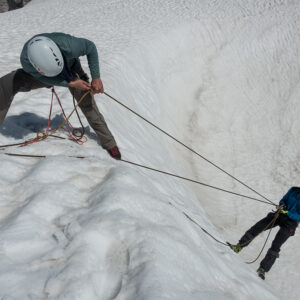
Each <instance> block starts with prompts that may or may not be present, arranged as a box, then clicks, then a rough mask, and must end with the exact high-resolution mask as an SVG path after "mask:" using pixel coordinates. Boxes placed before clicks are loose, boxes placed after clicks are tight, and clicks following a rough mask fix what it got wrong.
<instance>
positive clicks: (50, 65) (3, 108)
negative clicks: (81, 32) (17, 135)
mask: <svg viewBox="0 0 300 300" xmlns="http://www.w3.org/2000/svg"><path fill="white" fill-rule="evenodd" d="M80 56H86V57H87V60H88V64H89V69H90V73H91V77H92V80H91V82H89V78H88V75H87V74H86V73H85V72H84V71H83V69H82V67H81V64H80ZM20 61H21V65H22V68H21V69H18V70H15V71H13V72H11V73H9V74H7V75H5V76H3V77H2V78H0V124H1V123H2V122H3V120H4V119H5V116H6V114H7V112H8V109H9V107H10V105H11V103H12V101H13V98H14V96H15V95H16V94H17V93H18V92H28V91H31V90H33V89H38V88H43V87H48V88H49V87H52V86H62V87H68V88H69V90H70V92H71V93H72V95H73V96H74V97H75V99H76V100H77V101H79V99H80V98H81V97H82V95H83V94H84V93H85V92H86V91H88V90H90V91H91V93H89V94H88V95H87V96H86V97H85V99H84V101H82V102H81V103H80V105H79V107H80V108H81V110H82V112H83V113H84V115H85V116H86V118H87V120H88V122H89V124H90V126H91V127H92V128H93V129H94V130H95V132H96V134H97V135H98V137H99V139H100V143H101V145H102V147H103V148H104V149H106V150H107V151H108V153H109V154H110V155H111V156H112V157H113V158H115V159H121V153H120V151H119V148H118V146H117V144H116V141H115V139H114V137H113V135H112V133H111V131H110V130H109V128H108V126H107V124H106V122H105V119H104V117H103V115H102V114H101V113H100V112H99V109H98V107H97V105H96V102H95V99H94V96H93V94H97V93H104V87H103V83H102V80H101V78H100V69H99V59H98V51H97V48H96V46H95V44H94V43H93V42H92V41H90V40H88V39H85V38H78V37H74V36H72V35H69V34H65V33H62V32H53V33H42V34H38V35H36V36H34V37H33V38H31V39H30V40H28V41H27V42H26V43H25V45H24V47H23V50H22V53H21V56H20Z"/></svg>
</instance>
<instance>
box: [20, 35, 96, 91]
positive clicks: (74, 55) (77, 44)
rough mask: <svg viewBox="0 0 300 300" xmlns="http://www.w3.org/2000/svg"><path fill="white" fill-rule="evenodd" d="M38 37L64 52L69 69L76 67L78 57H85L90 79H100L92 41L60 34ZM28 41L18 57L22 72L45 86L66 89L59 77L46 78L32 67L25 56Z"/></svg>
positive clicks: (61, 78) (66, 84)
mask: <svg viewBox="0 0 300 300" xmlns="http://www.w3.org/2000/svg"><path fill="white" fill-rule="evenodd" d="M39 35H42V36H46V37H48V38H50V39H51V40H53V41H54V42H55V43H56V44H57V45H58V47H59V48H60V49H61V50H62V51H63V52H64V55H65V57H66V61H67V64H68V66H69V68H70V69H72V67H74V66H75V65H76V63H77V62H78V58H79V57H80V56H84V55H86V56H87V59H88V64H89V68H90V71H91V76H92V78H100V70H99V59H98V52H97V48H96V46H95V44H94V43H93V42H92V41H90V40H87V39H84V38H77V37H74V36H72V35H69V34H65V33H62V32H53V33H41V34H38V35H37V36H39ZM30 40H31V39H30ZM30 40H29V41H30ZM29 41H27V42H26V43H25V45H24V47H23V50H22V53H21V57H20V60H21V64H22V67H23V70H24V71H25V72H26V73H28V74H30V75H32V76H33V77H34V78H36V79H38V80H39V81H41V82H43V83H45V84H47V85H51V86H52V85H55V86H65V87H68V86H69V83H68V82H67V81H66V80H65V79H64V78H63V77H62V76H61V75H58V76H55V77H46V76H43V75H41V74H40V73H39V72H38V71H37V70H36V69H35V68H34V67H33V66H32V64H31V63H30V61H29V59H28V55H27V44H28V43H29Z"/></svg>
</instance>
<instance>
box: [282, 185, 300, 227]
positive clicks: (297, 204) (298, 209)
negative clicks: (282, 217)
mask: <svg viewBox="0 0 300 300" xmlns="http://www.w3.org/2000/svg"><path fill="white" fill-rule="evenodd" d="M280 204H281V205H284V206H285V208H286V210H287V211H288V213H287V216H288V217H289V218H291V219H292V220H295V221H297V222H300V188H299V187H292V188H290V189H289V191H288V192H287V193H286V194H285V195H284V196H283V198H282V199H281V200H280Z"/></svg>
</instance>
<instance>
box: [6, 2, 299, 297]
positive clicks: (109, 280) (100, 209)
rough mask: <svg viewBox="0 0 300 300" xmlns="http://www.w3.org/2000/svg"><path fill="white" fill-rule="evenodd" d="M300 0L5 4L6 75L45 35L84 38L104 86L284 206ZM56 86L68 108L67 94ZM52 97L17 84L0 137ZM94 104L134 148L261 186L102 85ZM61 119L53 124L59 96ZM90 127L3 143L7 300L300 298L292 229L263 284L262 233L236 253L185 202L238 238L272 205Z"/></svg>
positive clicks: (291, 178)
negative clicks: (112, 154)
mask: <svg viewBox="0 0 300 300" xmlns="http://www.w3.org/2000/svg"><path fill="white" fill-rule="evenodd" d="M299 6H300V4H299V3H298V1H288V0H286V1H284V0H282V1H280V0H277V1H275V0H273V1H271V0H269V1H267V0H259V1H258V0H255V1H253V0H252V1H250V0H248V1H245V0H243V1H242V0H239V1H221V0H220V1H211V0H201V1H200V0H198V1H196V0H189V1H184V0H177V1H171V0H165V1H161V0H160V1H158V0H155V1H138V0H131V1H129V0H126V1H118V0H110V1H109V0H101V1H99V0H98V1H96V0H85V1H81V0H72V1H71V0H65V1H58V0H51V1H45V0H32V1H31V2H30V3H29V4H28V5H27V6H26V7H24V8H23V9H20V10H17V11H12V12H7V13H4V14H1V15H0V26H1V29H2V30H1V31H0V40H1V51H0V64H1V71H0V76H3V75H5V74H6V73H8V72H10V71H11V70H13V69H15V68H18V67H19V54H20V51H21V49H22V47H23V44H24V42H25V41H26V40H28V39H29V38H30V37H31V36H32V35H34V34H36V33H41V32H52V31H63V32H67V33H70V34H73V35H75V36H83V37H86V38H89V39H91V40H93V41H94V42H95V43H96V45H97V48H98V51H99V56H100V64H101V76H102V79H103V81H104V85H105V89H106V92H108V93H110V94H112V95H113V96H115V97H117V98H119V99H120V100H122V101H124V103H126V104H127V105H129V106H130V107H132V108H134V109H135V110H137V111H138V112H139V113H141V114H142V115H144V116H145V117H146V118H148V119H150V120H151V121H153V122H154V123H156V124H158V125H160V126H162V127H163V128H164V129H166V130H167V131H168V132H170V133H172V134H174V135H175V136H176V137H178V138H179V139H181V140H183V141H184V142H186V143H188V144H189V145H191V146H192V147H193V148H195V149H197V150H198V151H199V152H200V153H202V154H203V155H205V156H206V157H208V158H210V159H212V160H213V161H214V162H216V163H217V164H219V165H220V166H222V167H224V168H225V169H226V170H228V171H230V172H232V173H233V174H234V175H235V176H237V177H239V178H240V179H242V180H244V181H246V182H247V183H248V184H250V185H251V186H253V187H255V188H257V190H259V191H260V192H261V193H263V194H265V195H266V196H267V197H269V198H271V199H272V200H273V201H275V202H277V201H278V200H279V199H280V197H281V196H282V195H283V194H284V193H285V192H286V191H287V189H288V188H289V187H290V186H292V185H299V179H298V178H299V176H297V175H298V170H299V167H298V160H297V158H298V151H297V149H298V148H299V145H298V143H299V142H298V141H297V140H296V139H295V137H296V136H297V133H298V128H299V126H298V122H299V121H298V119H297V112H298V108H297V105H296V101H297V96H298V95H299V92H300V91H299V85H298V82H299V62H298V58H299V51H298V49H299V36H298V32H299V13H298V12H299ZM82 61H83V65H84V66H85V68H86V69H87V62H86V59H85V58H84V59H83V60H82ZM56 90H57V92H58V93H59V95H60V97H61V99H62V102H63V105H64V107H65V109H66V111H71V109H72V101H71V100H72V99H71V97H70V95H69V93H68V91H67V90H66V89H63V88H57V89H56ZM50 96H51V93H50V91H49V90H47V89H42V90H36V91H32V92H30V93H20V94H18V95H17V96H16V97H15V100H14V102H13V105H12V107H11V109H10V111H9V114H8V116H7V118H6V120H5V122H4V123H3V124H2V125H1V126H0V143H1V144H7V143H14V142H18V141H22V140H24V139H26V138H29V137H32V136H33V135H34V132H36V131H38V130H40V129H42V128H44V127H45V125H46V120H47V116H48V110H49V102H50ZM96 100H97V102H98V105H99V108H100V110H101V111H102V112H103V114H104V115H105V118H106V120H107V122H108V123H109V126H110V128H111V129H112V131H113V133H114V135H115V137H116V140H117V142H118V144H119V146H120V149H121V152H122V154H123V157H124V158H125V159H128V160H131V161H134V162H138V163H143V164H147V165H149V166H153V167H158V168H161V169H163V170H166V171H169V172H174V173H180V174H181V175H186V176H190V177H193V178H196V179H198V180H201V181H204V182H207V183H209V184H214V185H218V186H220V187H224V188H227V189H231V190H234V191H236V192H242V193H244V194H248V195H252V196H255V194H253V193H251V192H249V191H247V190H246V189H245V188H243V187H241V186H240V185H238V184H237V183H236V182H233V181H232V180H231V179H228V178H227V177H226V176H225V175H224V174H221V173H220V172H218V171H217V170H215V169H214V168H212V167H211V166H210V165H208V164H207V163H204V162H203V161H201V160H200V159H199V158H196V157H195V156H193V155H192V154H191V153H189V152H187V151H186V150H184V149H182V148H181V147H180V146H178V145H176V144H175V143H174V142H172V141H170V139H168V138H167V137H164V136H162V135H161V133H159V132H157V131H156V130H155V129H154V128H151V127H150V126H149V125H147V124H145V123H144V122H143V121H141V120H140V119H138V118H136V117H135V116H133V115H132V114H130V112H128V111H125V110H124V109H123V108H122V107H120V106H118V105H117V104H116V103H114V102H112V101H111V100H109V99H108V98H107V97H105V96H103V95H101V96H96ZM54 116H55V118H54V121H53V124H54V125H53V127H54V126H55V125H58V124H59V123H60V122H61V120H62V116H61V114H60V111H59V109H58V107H57V106H56V108H55V113H54ZM72 121H73V123H74V124H75V125H76V124H77V123H78V122H77V120H76V118H74V119H72ZM84 124H85V125H87V122H86V121H85V119H84ZM87 132H88V138H89V141H88V142H87V143H86V144H85V145H84V146H78V145H76V144H74V143H72V142H70V141H61V140H54V139H48V140H46V141H45V142H42V143H38V144H34V145H31V146H28V147H24V148H15V149H9V150H5V151H6V152H14V153H26V154H43V155H48V157H47V158H46V159H42V160H39V159H25V158H16V157H8V156H5V155H0V161H1V170H2V172H1V173H0V189H1V200H0V201H1V202H0V205H1V210H0V217H1V219H0V222H1V223H0V260H1V263H0V266H1V267H0V272H1V276H0V296H1V298H0V299H6V300H7V299H88V300H89V299H276V298H280V299H298V298H299V293H300V291H299V287H298V282H299V279H300V275H299V272H298V270H299V264H300V263H299V259H298V256H297V253H295V252H296V251H295V249H298V248H299V234H298V233H296V235H295V237H293V238H291V239H290V240H289V241H288V242H287V244H286V245H285V246H284V247H283V249H282V255H281V257H280V259H279V260H278V261H277V262H276V264H275V266H274V268H273V269H272V271H271V272H270V273H268V275H267V280H266V282H262V281H261V280H260V279H259V278H257V276H256V274H255V270H256V268H257V264H256V265H250V266H248V265H246V264H245V263H244V261H248V260H251V259H252V258H254V257H255V256H256V255H257V253H258V249H259V247H261V245H262V243H263V238H265V237H266V236H265V235H262V237H260V238H258V239H257V241H255V242H254V243H253V245H251V246H249V247H248V248H247V249H245V251H243V253H242V254H241V255H240V256H237V255H235V254H234V253H232V252H231V251H230V250H229V249H227V248H224V246H222V245H219V244H216V243H215V242H214V241H213V240H212V239H211V238H210V237H208V236H207V235H205V234H204V233H203V232H202V231H201V230H200V228H199V227H197V226H196V225H195V224H194V223H192V222H191V221H190V220H188V219H187V218H186V217H185V215H184V214H183V212H186V213H188V214H189V215H190V216H192V217H193V218H194V220H195V221H197V222H198V223H199V224H200V225H201V226H203V227H204V228H206V229H207V230H209V231H210V232H211V233H213V234H214V235H215V236H216V237H217V238H219V239H221V240H230V241H236V240H237V239H238V238H239V237H240V235H241V234H243V232H244V231H245V230H246V229H247V228H248V227H249V226H250V225H251V224H252V223H253V222H255V221H256V220H257V219H258V218H260V217H262V216H264V215H265V214H266V213H267V212H268V211H269V210H270V208H271V207H270V206H266V205H264V204H257V203H256V202H248V201H246V200H241V199H239V198H237V197H235V196H231V195H226V194H223V193H220V192H215V191H212V190H209V189H206V188H203V187H198V186H197V187H195V186H194V185H192V184H187V183H185V182H181V181H179V180H178V179H174V178H170V177H166V176H164V175H159V174H156V173H153V172H150V171H146V170H141V169H137V168H135V167H130V166H128V165H125V164H124V163H122V162H116V161H113V160H112V159H110V158H109V157H108V155H107V153H106V152H105V151H103V150H102V149H101V147H99V145H98V144H97V139H96V137H95V134H94V133H93V132H91V131H89V130H87ZM1 152H4V151H1ZM1 152H0V153H1ZM70 155H74V156H77V155H83V156H86V157H88V158H86V159H83V160H80V159H76V158H72V157H69V156H70ZM287 280H288V283H287Z"/></svg>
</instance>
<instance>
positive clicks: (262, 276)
mask: <svg viewBox="0 0 300 300" xmlns="http://www.w3.org/2000/svg"><path fill="white" fill-rule="evenodd" d="M265 273H266V271H265V269H264V268H258V269H257V274H258V276H259V277H260V278H261V279H262V280H265Z"/></svg>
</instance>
